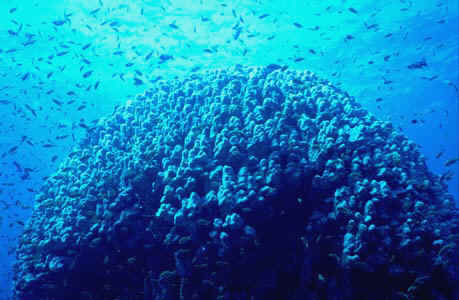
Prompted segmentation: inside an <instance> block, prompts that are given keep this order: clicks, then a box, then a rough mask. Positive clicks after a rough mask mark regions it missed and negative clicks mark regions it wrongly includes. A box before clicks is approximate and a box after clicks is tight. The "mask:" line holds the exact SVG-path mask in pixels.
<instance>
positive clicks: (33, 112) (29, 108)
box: [25, 104, 37, 117]
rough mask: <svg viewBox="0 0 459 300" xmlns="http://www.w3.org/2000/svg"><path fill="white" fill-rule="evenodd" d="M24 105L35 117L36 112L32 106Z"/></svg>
mask: <svg viewBox="0 0 459 300" xmlns="http://www.w3.org/2000/svg"><path fill="white" fill-rule="evenodd" d="M25 107H26V108H27V109H28V110H29V111H30V112H31V113H32V114H33V115H34V116H35V117H37V112H36V111H35V110H34V109H33V108H32V107H30V105H29V104H25Z"/></svg>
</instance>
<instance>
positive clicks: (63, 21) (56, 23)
mask: <svg viewBox="0 0 459 300" xmlns="http://www.w3.org/2000/svg"><path fill="white" fill-rule="evenodd" d="M66 22H67V21H66V20H56V21H53V24H54V25H56V26H62V25H64V24H65V23H66Z"/></svg>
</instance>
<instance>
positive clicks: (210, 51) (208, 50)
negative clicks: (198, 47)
mask: <svg viewBox="0 0 459 300" xmlns="http://www.w3.org/2000/svg"><path fill="white" fill-rule="evenodd" d="M203 51H204V52H206V53H213V51H212V50H210V49H207V48H206V49H204V50H203Z"/></svg>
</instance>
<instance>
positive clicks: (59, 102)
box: [52, 99, 62, 106]
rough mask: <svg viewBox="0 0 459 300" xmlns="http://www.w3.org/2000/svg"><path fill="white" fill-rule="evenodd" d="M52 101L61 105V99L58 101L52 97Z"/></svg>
mask: <svg viewBox="0 0 459 300" xmlns="http://www.w3.org/2000/svg"><path fill="white" fill-rule="evenodd" d="M52 101H53V102H54V103H56V104H57V105H59V106H62V102H61V101H59V100H57V99H53V100H52Z"/></svg>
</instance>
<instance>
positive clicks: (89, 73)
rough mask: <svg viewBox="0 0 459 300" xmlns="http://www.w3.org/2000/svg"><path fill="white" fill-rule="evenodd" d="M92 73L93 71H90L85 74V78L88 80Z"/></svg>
mask: <svg viewBox="0 0 459 300" xmlns="http://www.w3.org/2000/svg"><path fill="white" fill-rule="evenodd" d="M92 72H93V71H92V70H91V71H88V72H86V73H84V74H83V78H88V77H89V76H91V74H92Z"/></svg>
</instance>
